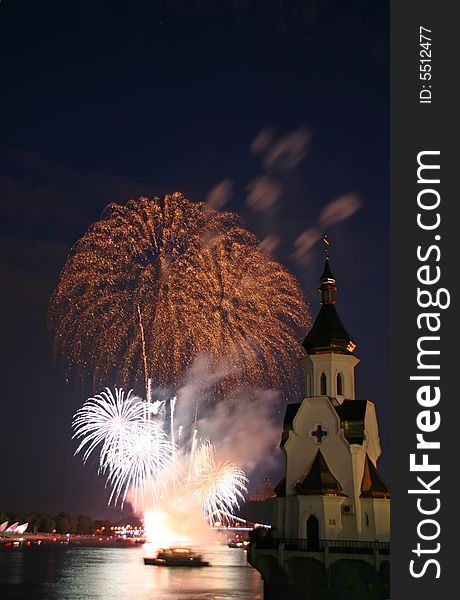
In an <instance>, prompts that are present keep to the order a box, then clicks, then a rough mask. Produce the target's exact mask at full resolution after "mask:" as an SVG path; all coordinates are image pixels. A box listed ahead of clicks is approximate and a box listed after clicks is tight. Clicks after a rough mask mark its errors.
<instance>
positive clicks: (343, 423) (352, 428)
mask: <svg viewBox="0 0 460 600" xmlns="http://www.w3.org/2000/svg"><path fill="white" fill-rule="evenodd" d="M334 408H335V410H336V412H337V414H338V415H339V417H340V427H341V428H342V429H343V432H344V434H345V437H346V439H347V440H348V442H349V443H350V444H362V443H363V440H364V418H365V416H366V408H367V400H344V401H343V402H342V404H339V405H338V406H334Z"/></svg>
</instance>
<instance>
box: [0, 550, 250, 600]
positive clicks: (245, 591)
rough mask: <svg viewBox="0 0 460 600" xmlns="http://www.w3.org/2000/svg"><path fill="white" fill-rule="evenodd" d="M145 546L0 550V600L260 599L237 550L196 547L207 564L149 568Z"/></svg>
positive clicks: (243, 560)
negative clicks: (145, 555)
mask: <svg viewBox="0 0 460 600" xmlns="http://www.w3.org/2000/svg"><path fill="white" fill-rule="evenodd" d="M144 552H145V551H144V548H142V546H137V547H133V548H98V547H95V548H94V547H93V548H82V547H71V546H64V547H63V546H39V547H31V548H23V549H15V550H8V551H6V550H3V551H0V598H2V600H16V599H21V600H23V599H24V598H27V600H89V599H94V600H127V599H130V598H135V599H136V600H147V599H148V600H150V599H152V600H153V599H155V600H261V599H262V584H261V580H260V576H259V574H258V573H257V572H256V571H255V570H254V569H252V567H250V566H249V565H248V564H247V562H246V554H245V553H244V552H243V550H241V549H234V548H227V547H226V546H212V547H207V548H201V549H200V553H202V554H203V558H204V559H205V560H209V561H210V563H211V565H212V566H211V567H209V568H206V567H204V568H201V569H188V568H184V567H182V568H173V567H154V566H145V565H144V563H143V556H144Z"/></svg>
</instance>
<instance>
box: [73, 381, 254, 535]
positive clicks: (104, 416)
mask: <svg viewBox="0 0 460 600" xmlns="http://www.w3.org/2000/svg"><path fill="white" fill-rule="evenodd" d="M176 402H177V398H176V397H174V398H172V399H171V400H170V410H171V417H172V415H173V414H174V409H175V405H176ZM145 404H146V403H145V402H142V401H141V399H140V398H138V397H136V396H132V395H131V391H130V392H128V394H127V395H126V396H125V394H124V392H123V390H122V389H119V388H116V389H115V394H113V393H112V391H111V390H110V389H109V388H106V390H105V391H104V392H102V393H101V394H97V395H96V396H95V397H94V398H89V399H88V400H87V401H86V402H85V403H84V405H83V406H82V408H80V409H79V410H78V411H77V413H76V414H75V416H74V419H73V422H72V426H73V428H74V430H75V433H74V436H73V437H74V438H77V439H80V444H79V446H78V448H77V450H76V452H75V454H77V453H79V452H82V451H83V452H84V454H83V460H84V462H86V461H87V460H88V458H89V456H90V455H91V454H93V453H94V452H96V451H97V449H98V448H99V471H100V472H101V473H103V474H106V475H107V484H108V485H109V486H110V487H111V488H112V490H111V494H110V498H109V504H110V503H112V502H113V503H114V504H117V502H118V501H119V499H120V498H121V505H122V506H123V504H124V502H125V500H126V497H127V495H128V493H130V492H131V497H132V498H133V500H134V505H135V508H136V504H137V502H138V500H139V501H140V502H141V503H142V505H143V507H144V509H145V507H147V506H148V507H150V509H151V508H152V507H153V508H155V509H158V507H159V506H160V505H161V504H166V506H168V504H169V505H170V504H172V503H173V502H175V501H177V500H179V501H180V502H185V503H186V504H187V505H190V506H192V505H193V506H198V507H199V511H200V513H201V515H202V517H203V520H204V521H206V522H208V523H209V524H211V525H212V524H213V522H214V521H215V520H216V519H220V520H221V521H224V522H225V520H226V519H227V517H229V516H230V515H231V513H232V510H234V509H235V508H237V507H238V506H239V502H240V501H241V500H243V499H244V493H245V492H246V483H247V478H246V476H245V474H244V472H243V471H242V470H241V469H239V468H238V467H237V466H236V465H235V464H233V463H231V462H229V461H226V462H223V463H221V462H219V461H218V460H217V456H216V450H215V448H214V447H213V446H212V444H211V443H210V442H209V440H201V439H199V438H198V435H197V434H198V431H197V430H196V429H194V430H193V435H192V439H191V442H190V444H189V445H188V446H187V447H184V448H183V449H176V446H175V443H174V439H175V434H174V424H173V420H172V419H171V432H170V434H169V436H168V435H167V434H166V432H165V430H164V429H163V427H162V424H161V423H159V422H158V420H157V419H158V418H159V417H158V413H157V414H156V415H155V416H154V415H153V413H152V412H149V413H148V412H146V411H145ZM183 429H184V427H183V425H182V424H181V425H179V432H180V433H181V434H182V432H183ZM188 500H189V502H188Z"/></svg>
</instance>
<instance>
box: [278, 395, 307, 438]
mask: <svg viewBox="0 0 460 600" xmlns="http://www.w3.org/2000/svg"><path fill="white" fill-rule="evenodd" d="M301 404H302V403H301V402H296V403H291V404H288V405H287V406H286V412H285V413H284V421H283V433H282V434H281V442H280V448H282V447H283V446H284V444H285V443H286V442H287V439H288V437H289V432H290V431H291V429H292V423H293V422H294V417H295V416H296V414H297V411H298V410H299V408H300V405H301Z"/></svg>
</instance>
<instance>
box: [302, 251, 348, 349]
mask: <svg viewBox="0 0 460 600" xmlns="http://www.w3.org/2000/svg"><path fill="white" fill-rule="evenodd" d="M319 281H320V284H321V286H320V288H319V289H320V292H321V310H320V311H319V313H318V316H317V317H316V320H315V322H314V323H313V326H312V328H311V329H310V331H309V332H308V335H307V337H306V338H305V340H304V342H303V347H304V348H305V350H306V351H307V353H308V354H323V353H331V352H334V353H337V354H353V352H354V351H355V349H356V344H355V342H354V341H353V340H352V339H351V337H350V335H349V333H348V332H347V330H346V329H345V327H344V326H343V324H342V321H341V320H340V317H339V314H338V312H337V310H336V308H335V293H336V292H337V288H336V286H335V283H336V280H335V277H334V276H333V275H332V272H331V268H330V266H329V258H328V257H327V258H326V264H325V266H324V271H323V274H322V275H321V277H320V280H319Z"/></svg>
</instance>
